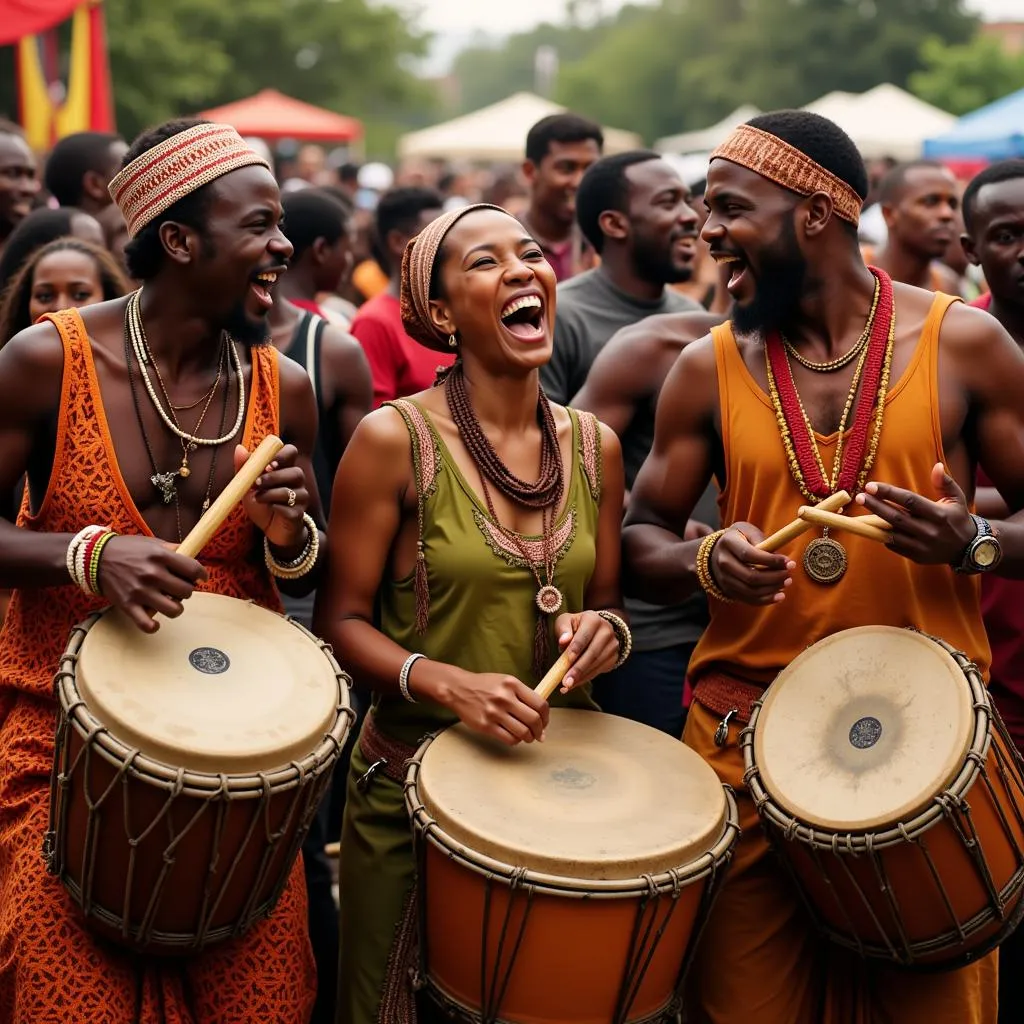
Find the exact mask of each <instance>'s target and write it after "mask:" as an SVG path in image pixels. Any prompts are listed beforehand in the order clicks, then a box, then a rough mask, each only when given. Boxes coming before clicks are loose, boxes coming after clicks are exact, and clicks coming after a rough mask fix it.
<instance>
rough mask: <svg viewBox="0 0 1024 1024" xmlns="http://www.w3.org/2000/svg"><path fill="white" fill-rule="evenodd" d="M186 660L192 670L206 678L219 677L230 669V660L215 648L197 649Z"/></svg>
mask: <svg viewBox="0 0 1024 1024" xmlns="http://www.w3.org/2000/svg"><path fill="white" fill-rule="evenodd" d="M188 660H189V664H190V665H191V666H192V667H193V668H194V669H196V670H197V671H199V672H202V673H204V674H205V675H208V676H219V675H220V674H221V673H222V672H227V670H228V669H229V668H230V667H231V659H230V658H229V657H228V656H227V655H226V654H225V653H224V652H223V651H218V650H217V648H216V647H197V648H196V649H195V650H194V651H192V653H191V654H189V656H188Z"/></svg>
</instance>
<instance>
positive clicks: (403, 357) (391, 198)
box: [349, 188, 455, 409]
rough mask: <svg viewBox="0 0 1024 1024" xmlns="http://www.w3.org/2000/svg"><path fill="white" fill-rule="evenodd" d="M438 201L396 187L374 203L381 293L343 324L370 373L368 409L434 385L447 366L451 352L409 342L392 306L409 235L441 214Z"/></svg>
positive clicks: (430, 194)
mask: <svg viewBox="0 0 1024 1024" xmlns="http://www.w3.org/2000/svg"><path fill="white" fill-rule="evenodd" d="M442 205H443V201H442V199H441V196H440V195H439V194H438V193H437V192H435V191H434V190H433V189H427V188H396V189H392V190H391V191H390V192H385V193H384V195H383V196H381V199H380V202H379V203H378V204H377V213H376V238H375V240H374V241H375V245H374V251H375V255H376V257H377V260H378V262H381V263H382V265H383V264H384V263H386V264H387V266H386V267H385V269H386V270H387V271H388V275H389V278H390V280H389V283H388V288H387V291H385V292H382V293H381V294H380V295H376V296H374V297H373V298H372V299H370V300H369V301H368V302H366V303H364V304H363V305H362V306H360V307H359V312H358V314H357V315H356V318H355V319H354V320H353V321H352V326H351V327H350V328H349V329H350V330H351V332H352V333H353V334H354V335H355V336H356V337H357V338H358V339H359V342H360V344H361V345H362V346H363V351H364V352H365V353H366V358H367V360H368V361H369V363H370V371H371V372H372V374H373V407H374V408H375V409H376V408H378V407H379V406H380V405H382V404H383V403H384V402H390V401H391V400H392V399H395V398H404V397H405V396H406V395H414V394H416V392H417V391H423V390H424V389H425V388H428V387H430V385H431V384H433V383H434V377H435V375H436V374H437V369H438V367H439V366H450V365H451V364H452V363H453V362H454V360H455V353H454V351H453V352H452V354H451V356H447V355H443V354H441V355H439V354H438V353H437V352H433V351H431V350H430V349H428V348H426V347H425V346H423V345H420V344H419V343H417V342H415V341H413V339H412V338H410V337H409V335H408V334H406V333H405V328H403V327H402V311H401V308H400V306H399V304H398V292H399V281H400V277H401V272H402V254H403V253H404V252H405V247H406V246H407V245H408V244H409V239H411V238H413V237H414V236H415V235H418V234H419V233H420V232H421V231H422V230H423V229H424V228H425V227H426V226H427V225H428V224H429V223H430V222H431V221H432V220H434V219H436V218H437V217H439V216H440V215H441V207H442Z"/></svg>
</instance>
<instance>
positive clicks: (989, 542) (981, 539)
mask: <svg viewBox="0 0 1024 1024" xmlns="http://www.w3.org/2000/svg"><path fill="white" fill-rule="evenodd" d="M971 518H972V519H973V520H974V525H975V526H976V527H977V528H978V532H977V534H976V535H975V537H974V539H973V540H972V541H971V542H970V544H968V545H967V547H966V548H964V553H963V555H961V557H960V564H959V565H954V566H953V568H954V569H955V570H956V571H957V572H960V573H966V574H967V575H971V576H973V575H976V574H977V573H981V572H991V571H992V570H993V569H994V568H995V567H996V566H997V565H998V564H999V563H1000V561H1002V558H1003V548H1002V545H1001V544H1000V543H999V538H998V537H997V536H996V535H995V534H994V533H993V532H992V527H991V526H990V525H989V522H988V520H987V519H982V518H981V516H976V515H974V514H973V513H971Z"/></svg>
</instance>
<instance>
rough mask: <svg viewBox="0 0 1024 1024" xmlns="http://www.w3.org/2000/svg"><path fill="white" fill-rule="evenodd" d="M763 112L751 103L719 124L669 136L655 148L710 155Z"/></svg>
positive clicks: (737, 109)
mask: <svg viewBox="0 0 1024 1024" xmlns="http://www.w3.org/2000/svg"><path fill="white" fill-rule="evenodd" d="M760 113H761V111H760V110H759V109H758V108H757V107H755V106H752V105H751V104H749V103H745V104H743V106H741V107H737V108H736V109H735V110H734V111H733V112H732V113H731V114H729V115H728V117H723V118H722V120H721V121H719V122H718V123H717V124H713V125H711V126H710V127H709V128H701V129H699V130H698V131H692V132H682V133H681V134H680V135H667V136H666V137H665V138H663V139H658V141H657V142H656V143H655V144H654V148H655V149H656V150H657V151H658V152H659V153H675V154H677V155H679V156H685V155H687V154H690V153H710V152H711V151H712V150H713V149H714V148H715V147H716V146H718V145H719V143H722V142H724V141H725V140H726V138H728V136H729V133H730V132H731V131H732V130H733V129H734V128H735V127H737V126H738V125H741V124H743V123H744V122H745V121H749V120H750V119H751V118H752V117H757V115H758V114H760Z"/></svg>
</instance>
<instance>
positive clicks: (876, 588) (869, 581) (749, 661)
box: [690, 294, 991, 686]
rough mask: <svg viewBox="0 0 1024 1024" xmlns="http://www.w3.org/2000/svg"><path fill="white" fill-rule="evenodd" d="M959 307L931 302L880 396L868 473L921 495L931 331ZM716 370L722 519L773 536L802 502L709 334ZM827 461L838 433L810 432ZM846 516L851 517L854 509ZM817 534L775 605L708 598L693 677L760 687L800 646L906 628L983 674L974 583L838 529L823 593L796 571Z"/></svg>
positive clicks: (926, 465)
mask: <svg viewBox="0 0 1024 1024" xmlns="http://www.w3.org/2000/svg"><path fill="white" fill-rule="evenodd" d="M956 301H958V300H957V299H955V298H954V297H952V296H950V295H941V294H940V295H936V296H935V299H934V301H933V303H932V307H931V310H930V311H929V314H928V318H927V320H926V321H925V325H924V329H923V331H922V333H921V338H920V340H919V341H918V344H917V347H916V349H915V351H914V353H913V355H912V357H911V361H910V364H909V366H908V367H907V368H906V370H905V371H904V373H903V375H902V376H901V377H900V379H899V380H898V381H896V382H895V384H894V385H893V386H892V387H891V388H890V389H889V394H888V396H887V398H886V407H885V417H884V419H883V421H882V435H881V438H880V439H879V445H878V454H877V457H876V460H875V465H874V468H873V469H872V471H871V477H872V478H873V479H875V480H884V481H886V482H888V483H893V484H895V485H896V486H898V487H906V488H908V489H910V490H912V491H915V492H916V493H918V494H924V495H930V494H931V493H932V485H931V470H932V467H933V466H934V465H935V463H936V462H945V461H946V459H945V454H944V452H943V447H942V428H941V423H940V419H939V401H938V355H939V329H940V327H941V324H942V319H943V317H944V316H945V314H946V310H947V309H949V307H950V305H951V304H952V303H954V302H956ZM711 333H712V337H713V339H714V344H715V359H716V362H717V369H718V392H719V402H720V404H721V418H722V443H723V447H724V452H725V470H726V479H725V490H723V491H722V493H721V494H720V495H719V500H718V503H719V508H720V510H721V514H722V523H723V525H724V524H728V523H735V522H739V521H746V522H749V523H753V524H754V525H756V526H757V527H758V528H759V529H761V530H762V531H763V532H764V533H765V535H768V534H771V533H774V532H775V531H776V530H778V529H780V528H781V527H783V526H785V525H786V524H787V523H789V522H790V521H791V520H792V519H793V518H794V517H795V516H796V512H797V509H798V508H799V507H800V506H801V505H803V504H806V501H805V499H804V498H803V496H802V495H801V494H800V491H799V489H798V488H797V485H796V482H795V481H794V480H793V477H792V475H791V474H790V471H789V465H788V463H787V462H786V454H785V451H784V449H783V446H782V438H781V437H780V435H779V428H778V425H777V423H776V420H775V411H774V409H773V408H772V403H771V399H770V398H769V397H768V395H767V394H765V392H764V391H763V390H762V389H761V387H760V386H759V385H758V384H757V382H756V381H755V380H754V377H753V375H752V374H751V373H750V371H749V370H748V369H747V366H746V364H745V363H744V362H743V358H742V356H741V354H740V350H739V348H738V346H737V344H736V339H735V336H734V335H733V333H732V326H731V325H730V324H724V325H722V326H721V327H716V328H713V329H712V332H711ZM815 436H816V439H817V442H818V447H819V449H820V450H821V454H822V459H823V461H824V463H825V465H826V466H831V465H832V461H833V458H834V456H835V447H836V442H837V440H838V437H839V435H838V433H836V434H832V435H831V436H829V437H823V436H822V435H820V434H816V435H815ZM854 514H855V513H854ZM820 535H821V534H820V531H809V532H808V533H806V534H804V536H803V537H800V538H799V539H798V540H796V541H794V542H793V543H792V544H791V545H790V546H789V547H787V548H786V549H785V553H786V554H788V555H790V557H791V558H792V559H793V560H794V561H795V562H796V563H797V568H796V569H795V570H794V572H793V582H792V584H791V585H790V586H789V587H787V589H786V600H785V601H784V602H783V603H782V604H781V605H774V606H770V607H766V608H762V607H752V606H750V605H745V604H723V603H721V602H720V601H716V600H714V599H709V602H708V603H709V605H710V610H711V624H710V625H709V626H708V628H707V630H706V631H705V633H704V636H703V637H702V638H701V640H700V643H699V644H698V645H697V649H696V651H695V652H694V655H693V658H692V660H691V662H690V675H691V677H692V678H693V679H694V680H696V679H697V678H698V677H699V676H700V674H701V673H702V672H705V671H708V670H710V669H715V670H718V671H723V672H727V673H729V674H731V675H734V676H737V677H739V678H741V679H745V680H748V681H750V682H752V683H756V684H758V685H761V686H765V685H767V684H768V683H770V682H771V681H772V680H773V679H774V678H775V676H776V675H777V674H778V673H779V672H780V671H781V670H782V669H783V668H785V667H786V666H787V665H788V664H789V663H790V662H791V661H792V660H793V659H794V658H795V657H796V655H797V654H799V653H800V652H801V651H802V650H804V648H805V647H808V646H809V645H810V644H813V643H815V642H816V641H818V640H820V639H822V638H823V637H825V636H828V635H829V634H832V633H836V632H838V631H839V630H842V629H848V628H851V627H853V626H869V625H887V626H898V627H903V626H910V627H914V628H916V629H920V630H923V631H924V632H926V633H930V634H932V635H933V636H937V637H940V638H941V639H943V640H945V641H947V642H948V643H950V644H953V645H954V646H955V647H957V648H958V649H959V650H962V651H965V652H966V653H967V654H968V655H969V656H970V657H971V658H973V659H974V661H975V662H976V663H977V664H978V666H979V668H980V669H981V671H982V672H983V673H984V674H986V677H987V672H988V667H989V663H990V661H991V655H990V652H989V645H988V637H987V636H986V634H985V627H984V625H983V624H982V619H981V608H980V595H981V584H980V580H979V578H978V577H976V576H974V577H972V576H961V575H957V574H956V573H954V572H953V570H952V569H950V568H949V567H948V566H944V565H917V564H916V563H914V562H911V561H909V560H908V559H905V558H902V557H901V556H899V555H897V554H895V553H893V552H892V551H889V550H888V549H887V548H885V547H884V546H882V545H880V544H878V543H876V542H875V541H871V540H866V539H864V538H862V537H857V536H854V535H852V534H849V533H844V534H842V536H841V537H840V538H838V539H839V540H840V541H841V543H842V544H843V546H844V547H845V548H846V552H847V556H848V559H849V566H848V568H847V570H846V575H845V576H843V578H842V579H841V580H840V581H839V582H838V583H836V584H833V585H832V586H822V585H820V584H817V583H814V582H812V581H811V580H810V579H809V578H808V576H807V574H806V573H805V572H804V569H803V564H802V559H803V554H804V549H805V548H806V547H807V545H808V544H809V543H810V541H811V540H813V539H814V538H815V537H818V536H820Z"/></svg>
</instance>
